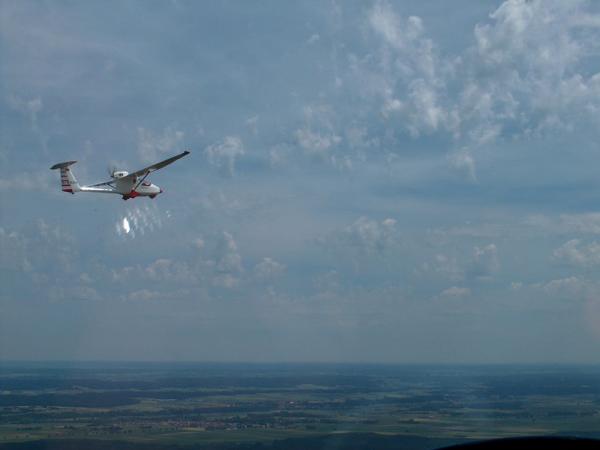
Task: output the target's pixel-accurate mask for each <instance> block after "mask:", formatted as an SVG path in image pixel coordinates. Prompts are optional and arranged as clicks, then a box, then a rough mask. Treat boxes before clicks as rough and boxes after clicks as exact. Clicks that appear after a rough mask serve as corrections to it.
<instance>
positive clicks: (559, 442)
mask: <svg viewBox="0 0 600 450" xmlns="http://www.w3.org/2000/svg"><path fill="white" fill-rule="evenodd" d="M542 449H543V450H571V449H572V450H579V449H581V450H588V449H589V450H598V449H600V440H598V439H588V438H577V437H558V436H543V437H522V438H505V439H493V440H490V441H481V442H469V443H463V444H458V445H453V446H450V447H444V448H443V449H440V450H542Z"/></svg>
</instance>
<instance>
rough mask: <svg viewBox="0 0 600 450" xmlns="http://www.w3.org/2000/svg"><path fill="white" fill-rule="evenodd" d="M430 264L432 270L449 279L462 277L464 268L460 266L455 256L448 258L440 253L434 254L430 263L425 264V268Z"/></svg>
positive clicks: (456, 279) (454, 279) (453, 279)
mask: <svg viewBox="0 0 600 450" xmlns="http://www.w3.org/2000/svg"><path fill="white" fill-rule="evenodd" d="M430 266H431V268H432V269H433V271H434V272H436V273H438V274H440V275H441V276H442V277H444V278H447V279H449V280H452V281H458V280H462V279H463V278H464V270H463V269H462V268H461V267H460V265H459V264H458V261H457V260H456V258H450V257H448V256H446V255H444V254H441V253H440V254H437V255H435V258H434V260H433V262H432V263H431V265H429V264H427V266H426V268H429V267H430Z"/></svg>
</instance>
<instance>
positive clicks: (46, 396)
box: [0, 363, 600, 449]
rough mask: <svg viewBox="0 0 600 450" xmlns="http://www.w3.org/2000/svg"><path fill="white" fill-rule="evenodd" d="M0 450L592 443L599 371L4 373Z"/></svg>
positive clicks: (340, 368) (97, 368)
mask: <svg viewBox="0 0 600 450" xmlns="http://www.w3.org/2000/svg"><path fill="white" fill-rule="evenodd" d="M0 416H1V417H2V421H1V424H0V448H1V449H41V448H44V449H50V448H67V449H68V448H81V447H82V445H84V444H83V443H82V442H81V441H82V440H85V447H86V448H92V449H93V448H98V449H105V448H115V449H154V448H164V446H165V445H168V447H169V448H219V449H228V448H236V449H246V448H248V449H250V448H254V449H259V448H264V449H276V448H307V447H310V448H325V447H331V446H335V447H336V448H339V447H343V448H365V446H368V447H369V448H407V449H408V448H413V449H433V448H438V447H441V446H444V445H449V444H453V443H461V442H468V441H471V440H478V439H487V438H496V437H508V436H529V435H574V436H584V437H596V438H600V431H599V430H600V368H599V367H594V366H587V367H586V366H410V365H407V366H391V365H389V366H388V365H352V364H346V365H344V364H336V365H333V364H183V363H180V364H159V363H156V364H148V363H131V364H124V363H85V364H82V363H78V364H68V363H35V364H34V363H28V364H23V363H3V364H2V366H1V370H0Z"/></svg>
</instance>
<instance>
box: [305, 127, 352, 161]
mask: <svg viewBox="0 0 600 450" xmlns="http://www.w3.org/2000/svg"><path fill="white" fill-rule="evenodd" d="M295 136H296V139H297V140H298V144H299V145H300V147H301V148H302V149H303V150H304V151H305V152H306V153H307V154H309V155H319V156H324V155H325V154H327V153H328V151H329V150H330V149H332V148H333V147H335V146H336V145H338V144H339V143H340V142H341V140H342V138H341V137H339V136H337V135H335V134H320V133H318V132H313V131H311V130H310V129H308V128H303V129H299V130H296V133H295Z"/></svg>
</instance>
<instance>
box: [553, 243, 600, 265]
mask: <svg viewBox="0 0 600 450" xmlns="http://www.w3.org/2000/svg"><path fill="white" fill-rule="evenodd" d="M553 256H554V258H555V259H556V260H558V261H561V262H564V263H566V264H569V265H573V266H581V267H592V266H596V265H598V264H600V244H599V243H597V242H595V241H594V242H591V243H589V244H587V245H586V244H584V243H583V242H582V241H581V240H579V239H571V240H570V241H567V242H565V243H564V244H563V245H561V246H560V247H559V248H557V249H556V250H554V253H553Z"/></svg>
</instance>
